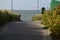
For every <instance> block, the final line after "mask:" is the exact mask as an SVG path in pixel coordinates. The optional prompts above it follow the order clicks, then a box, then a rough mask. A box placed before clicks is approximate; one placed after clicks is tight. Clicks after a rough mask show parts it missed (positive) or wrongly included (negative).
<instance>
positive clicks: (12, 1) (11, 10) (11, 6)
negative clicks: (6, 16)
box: [11, 0, 13, 11]
mask: <svg viewBox="0 0 60 40" xmlns="http://www.w3.org/2000/svg"><path fill="white" fill-rule="evenodd" d="M11 11H13V0H11Z"/></svg>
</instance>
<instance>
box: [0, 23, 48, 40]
mask: <svg viewBox="0 0 60 40" xmlns="http://www.w3.org/2000/svg"><path fill="white" fill-rule="evenodd" d="M3 27H4V28H3V30H2V31H0V40H49V38H47V37H48V35H47V33H46V31H45V30H44V29H42V27H40V25H38V24H37V22H10V23H8V24H6V25H4V26H3Z"/></svg>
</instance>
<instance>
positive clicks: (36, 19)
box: [32, 14, 43, 21]
mask: <svg viewBox="0 0 60 40" xmlns="http://www.w3.org/2000/svg"><path fill="white" fill-rule="evenodd" d="M42 16H43V15H42V14H36V15H34V16H33V17H32V21H40V20H42Z"/></svg>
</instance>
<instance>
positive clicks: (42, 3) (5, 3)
mask: <svg viewBox="0 0 60 40" xmlns="http://www.w3.org/2000/svg"><path fill="white" fill-rule="evenodd" d="M13 1H14V2H13V9H14V10H37V2H36V1H37V0H13ZM50 2H51V0H39V9H41V8H42V7H45V8H46V9H49V7H50ZM0 9H11V0H0Z"/></svg>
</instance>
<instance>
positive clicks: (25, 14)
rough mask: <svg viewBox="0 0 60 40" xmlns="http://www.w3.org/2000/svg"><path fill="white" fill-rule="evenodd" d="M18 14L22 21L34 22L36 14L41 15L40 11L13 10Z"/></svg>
mask: <svg viewBox="0 0 60 40" xmlns="http://www.w3.org/2000/svg"><path fill="white" fill-rule="evenodd" d="M13 12H16V13H17V14H19V15H21V17H20V18H21V20H23V21H32V17H33V16H34V15H36V14H40V13H41V11H40V10H13Z"/></svg>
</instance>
